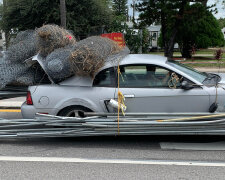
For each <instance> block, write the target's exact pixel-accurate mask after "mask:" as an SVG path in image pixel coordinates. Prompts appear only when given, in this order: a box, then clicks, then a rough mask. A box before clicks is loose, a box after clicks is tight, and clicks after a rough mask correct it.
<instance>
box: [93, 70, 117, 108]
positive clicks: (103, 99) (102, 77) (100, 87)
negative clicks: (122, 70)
mask: <svg viewBox="0 0 225 180" xmlns="http://www.w3.org/2000/svg"><path fill="white" fill-rule="evenodd" d="M92 94H93V95H92V96H95V97H94V98H95V102H96V103H97V102H98V103H99V106H100V107H101V109H102V112H114V111H115V109H114V108H112V107H110V106H109V105H108V104H109V101H110V100H111V99H114V98H115V94H116V70H115V68H114V67H111V68H107V69H104V70H102V71H100V72H99V73H98V74H97V75H96V76H95V78H94V80H93V87H92Z"/></svg>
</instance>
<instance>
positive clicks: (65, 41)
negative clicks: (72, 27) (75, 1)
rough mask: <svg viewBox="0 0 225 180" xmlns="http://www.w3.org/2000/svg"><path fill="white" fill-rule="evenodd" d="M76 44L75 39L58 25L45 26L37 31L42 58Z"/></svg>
mask: <svg viewBox="0 0 225 180" xmlns="http://www.w3.org/2000/svg"><path fill="white" fill-rule="evenodd" d="M74 43H76V39H75V37H74V36H73V35H72V34H71V33H69V32H68V31H67V30H65V29H63V28H60V27H59V26H57V25H44V26H42V27H41V28H39V29H37V46H38V49H39V51H40V52H39V53H40V55H42V56H47V55H48V54H50V53H51V52H53V51H54V50H55V49H58V48H62V47H65V46H67V45H71V44H74Z"/></svg>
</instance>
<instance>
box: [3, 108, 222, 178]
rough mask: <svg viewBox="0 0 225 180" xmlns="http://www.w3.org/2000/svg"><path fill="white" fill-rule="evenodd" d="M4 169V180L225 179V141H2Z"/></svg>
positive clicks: (145, 138)
mask: <svg viewBox="0 0 225 180" xmlns="http://www.w3.org/2000/svg"><path fill="white" fill-rule="evenodd" d="M0 117H3V118H8V119H16V118H21V115H20V113H12V112H11V113H9V112H7V113H5V112H0ZM0 167H1V168H0V179H29V180H30V179H73V180H74V179H82V180H86V179H93V180H96V179H116V180H119V179H129V180H131V179H138V180H139V179H146V180H149V179H153V180H154V179H159V180H161V179H169V180H170V179H179V180H186V179H192V180H195V179H204V180H206V179H225V177H224V175H225V173H224V172H225V137H224V136H222V137H219V136H216V137H210V136H201V137H199V136H130V137H85V138H44V139H23V140H0Z"/></svg>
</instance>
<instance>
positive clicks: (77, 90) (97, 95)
mask: <svg viewBox="0 0 225 180" xmlns="http://www.w3.org/2000/svg"><path fill="white" fill-rule="evenodd" d="M29 90H30V92H31V96H32V100H33V104H34V107H35V108H37V109H45V108H47V109H57V111H60V110H62V109H63V108H65V107H68V106H71V105H80V106H84V107H87V108H89V109H91V110H92V111H95V112H105V111H106V108H105V106H104V104H103V103H101V102H102V100H103V99H105V98H110V97H109V95H107V93H105V92H106V90H105V89H104V88H97V87H76V86H64V85H40V86H36V87H30V88H29ZM42 97H45V98H47V99H48V101H49V102H48V104H47V105H46V106H43V105H42V104H41V101H40V99H41V98H42Z"/></svg>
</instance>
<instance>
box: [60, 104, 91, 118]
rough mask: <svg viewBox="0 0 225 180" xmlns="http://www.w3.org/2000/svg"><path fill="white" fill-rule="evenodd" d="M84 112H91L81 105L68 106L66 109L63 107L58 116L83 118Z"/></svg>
mask: <svg viewBox="0 0 225 180" xmlns="http://www.w3.org/2000/svg"><path fill="white" fill-rule="evenodd" d="M85 112H91V110H90V109H88V108H85V107H81V106H70V107H68V108H66V109H63V110H62V111H61V112H60V113H59V116H65V117H78V118H84V117H86V116H85V115H84V113H85Z"/></svg>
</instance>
